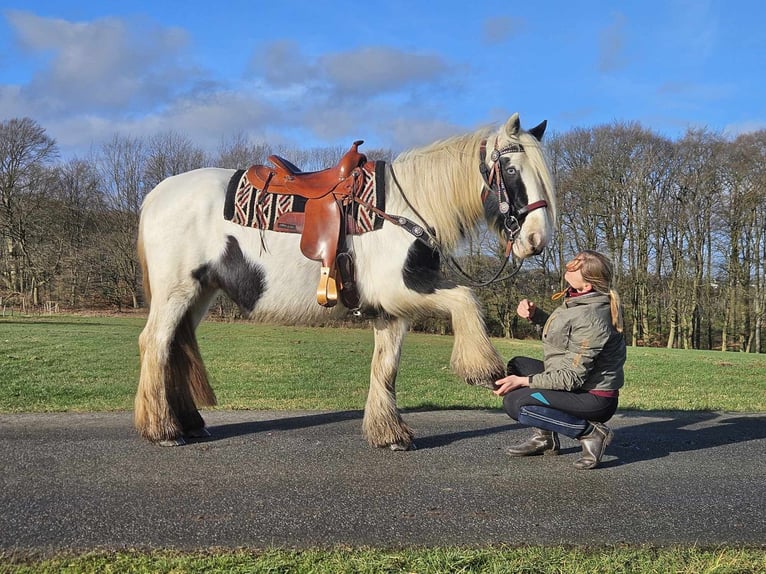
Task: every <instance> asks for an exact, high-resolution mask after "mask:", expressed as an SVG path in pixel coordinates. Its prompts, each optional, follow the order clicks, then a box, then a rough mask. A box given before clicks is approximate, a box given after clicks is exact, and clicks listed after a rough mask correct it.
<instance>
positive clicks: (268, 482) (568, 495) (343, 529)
mask: <svg viewBox="0 0 766 574" xmlns="http://www.w3.org/2000/svg"><path fill="white" fill-rule="evenodd" d="M404 416H405V419H406V420H407V422H408V423H409V424H410V425H411V426H412V427H413V428H414V429H415V431H416V433H417V437H418V438H417V446H418V449H417V450H415V451H410V452H391V451H388V450H382V449H373V448H371V447H369V446H368V445H367V443H366V442H365V441H364V440H363V438H362V437H361V417H362V413H361V412H360V411H348V412H328V413H318V412H261V411H236V412H232V411H210V412H208V413H206V415H205V417H206V420H207V422H208V425H209V426H210V430H211V431H212V432H213V433H214V437H213V438H211V439H207V440H203V441H198V442H195V443H191V444H189V445H187V446H185V447H177V448H162V447H157V446H154V445H151V444H149V443H147V442H145V441H143V440H141V439H139V438H138V436H137V435H136V434H135V432H134V430H133V428H132V423H131V414H130V413H108V414H21V415H2V416H0V461H2V464H1V465H0V552H9V553H13V554H16V553H20V554H27V553H33V554H36V555H40V554H48V553H51V552H57V551H63V550H71V551H81V550H88V549H124V548H139V549H146V550H148V549H158V548H174V549H180V550H190V549H203V548H208V547H218V548H235V547H248V548H265V547H283V548H302V547H316V546H320V547H325V546H331V545H351V546H362V545H364V546H376V547H400V546H435V545H471V546H473V545H486V544H500V543H505V544H511V545H521V544H559V543H564V544H578V545H579V544H588V545H613V544H620V543H629V544H650V545H675V544H682V545H691V544H696V545H740V544H742V545H750V546H753V545H754V546H758V547H766V416H764V415H763V414H741V413H735V414H726V413H679V412H668V413H656V412H652V413H637V414H631V413H629V412H624V413H621V414H618V415H617V416H616V417H615V418H614V419H613V420H612V425H611V426H612V427H613V428H614V429H615V431H616V432H615V439H614V442H613V443H612V445H611V446H610V447H609V449H608V451H607V455H606V457H605V459H604V463H603V465H602V467H601V468H599V469H596V470H592V471H578V470H575V469H574V467H573V466H572V463H573V462H574V461H575V460H576V459H577V458H578V456H579V455H578V453H579V447H578V445H577V443H576V442H575V441H570V440H569V439H565V438H564V439H562V447H563V449H564V452H563V454H562V455H561V456H557V457H556V456H546V457H532V458H521V459H511V458H508V457H507V456H506V455H504V454H503V447H504V446H506V445H508V444H511V443H513V442H516V441H519V440H522V439H524V438H525V437H526V436H527V433H528V432H529V431H528V430H527V429H524V428H522V427H521V426H519V425H517V424H515V423H514V422H513V421H512V420H510V419H509V418H507V417H506V416H505V415H504V414H503V413H502V412H500V411H486V410H457V411H428V412H407V413H405V414H404Z"/></svg>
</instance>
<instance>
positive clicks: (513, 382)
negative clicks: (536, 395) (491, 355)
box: [492, 375, 529, 397]
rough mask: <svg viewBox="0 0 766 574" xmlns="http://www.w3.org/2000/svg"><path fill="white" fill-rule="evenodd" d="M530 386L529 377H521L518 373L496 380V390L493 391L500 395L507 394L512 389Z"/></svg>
mask: <svg viewBox="0 0 766 574" xmlns="http://www.w3.org/2000/svg"><path fill="white" fill-rule="evenodd" d="M528 386H529V377H520V376H518V375H508V376H507V377H504V378H502V379H500V380H497V381H495V390H494V391H492V392H493V393H495V394H496V395H497V396H498V397H502V396H503V395H507V394H508V393H510V392H511V391H514V390H516V389H520V388H521V387H528Z"/></svg>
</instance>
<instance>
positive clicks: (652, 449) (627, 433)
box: [601, 411, 766, 467]
mask: <svg viewBox="0 0 766 574" xmlns="http://www.w3.org/2000/svg"><path fill="white" fill-rule="evenodd" d="M620 414H621V418H622V419H623V420H627V421H628V424H625V425H622V426H621V427H620V428H617V429H616V430H615V438H614V441H613V442H612V445H611V446H610V447H609V449H608V451H607V452H608V453H609V454H610V455H614V456H616V457H617V460H610V461H605V462H604V463H602V465H601V466H603V467H609V466H617V465H624V464H630V463H634V462H640V461H644V460H652V459H657V458H663V457H666V456H668V455H670V454H671V453H678V452H687V451H695V450H705V449H709V448H714V447H719V446H725V445H731V444H736V443H740V442H746V441H751V440H760V439H763V438H766V416H762V417H752V416H748V417H744V416H740V417H738V416H727V417H726V418H723V419H722V420H721V421H720V422H718V423H716V422H715V419H717V418H720V417H721V415H720V414H719V413H714V412H693V413H690V412H686V411H672V412H668V411H663V412H655V411H629V412H623V413H620ZM658 417H662V418H665V417H667V420H661V421H650V422H645V423H642V424H635V425H634V424H630V422H631V421H630V419H631V418H658ZM697 425H700V426H699V428H695V427H697ZM689 427H691V428H689Z"/></svg>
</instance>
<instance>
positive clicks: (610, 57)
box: [598, 13, 626, 73]
mask: <svg viewBox="0 0 766 574" xmlns="http://www.w3.org/2000/svg"><path fill="white" fill-rule="evenodd" d="M625 23H626V20H625V16H624V15H623V14H620V13H616V14H614V15H613V16H612V22H611V23H610V24H609V26H608V27H606V28H604V29H603V30H601V34H600V37H599V62H598V69H599V71H600V72H603V73H611V72H617V71H619V70H621V69H623V68H624V67H625Z"/></svg>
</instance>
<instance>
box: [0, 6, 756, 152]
mask: <svg viewBox="0 0 766 574" xmlns="http://www.w3.org/2000/svg"><path fill="white" fill-rule="evenodd" d="M764 22H766V2H763V1H762V0H726V1H723V0H722V1H706V0H698V1H694V0H688V1H687V0H668V1H658V0H642V1H640V2H639V1H631V2H606V1H603V2H598V1H588V0H583V1H581V2H567V1H555V2H554V1H543V0H540V1H532V0H526V1H524V2H513V1H511V0H501V1H496V0H484V1H483V2H471V1H470V0H441V1H440V0H431V1H428V2H426V1H419V0H390V1H385V2H375V1H371V2H367V3H365V2H350V1H346V0H322V1H321V2H320V1H316V0H310V1H305V2H299V1H294V0H281V1H278V0H277V1H275V0H270V1H268V2H265V1H261V0H233V1H226V0H220V1H218V2H211V1H210V0H207V1H205V2H200V1H197V0H186V1H184V2H180V1H178V2H175V1H170V0H132V1H130V2H116V1H108V0H98V1H96V0H89V1H85V0H50V1H40V0H18V1H17V0H0V120H7V119H10V118H14V117H24V116H28V117H31V118H32V119H34V120H36V121H37V122H38V123H39V124H40V125H42V126H43V127H44V128H45V129H46V130H47V132H48V134H49V135H50V136H52V137H54V138H55V139H56V141H57V142H58V143H59V145H60V147H61V150H62V153H63V154H64V155H67V154H84V153H86V151H87V150H88V149H89V148H90V147H92V146H98V145H99V144H100V143H103V142H105V141H108V140H110V139H112V137H113V136H114V135H115V134H121V135H128V136H133V137H143V136H150V135H153V134H156V133H159V132H167V131H174V132H180V133H182V134H184V135H187V136H188V137H189V138H191V139H192V141H194V142H195V143H197V144H198V145H200V146H202V147H204V148H205V149H206V150H211V151H214V150H215V149H216V148H217V147H218V146H219V145H220V144H221V142H222V141H225V140H227V139H230V138H232V137H234V136H237V135H245V136H247V137H249V138H251V139H252V140H253V141H257V142H271V143H274V144H283V145H288V146H297V147H301V148H303V147H306V148H307V147H314V146H336V145H341V146H344V147H345V146H347V145H348V144H349V143H350V142H351V141H352V140H354V139H364V140H365V141H366V146H365V147H366V148H367V149H371V148H374V147H383V148H392V149H394V150H401V149H404V148H408V147H413V146H418V145H422V144H425V143H429V142H431V141H434V140H436V139H439V138H441V137H445V136H448V135H452V134H455V133H462V132H465V131H472V130H474V129H476V128H478V127H480V126H482V125H485V124H490V123H494V122H500V121H503V120H505V119H506V118H507V117H508V116H509V115H510V114H511V113H513V112H516V111H518V112H519V113H520V114H521V119H522V125H525V126H526V127H531V126H533V125H536V124H537V123H539V122H540V121H541V120H543V119H547V120H548V122H549V123H548V126H549V130H552V131H555V132H559V133H563V132H566V131H568V130H571V129H573V128H576V127H592V126H596V125H601V124H606V123H611V122H613V121H625V122H632V121H635V122H639V123H640V124H641V125H642V126H644V127H645V128H648V129H651V130H653V131H655V132H657V133H659V134H661V135H665V136H667V137H670V138H673V139H676V138H678V137H681V136H682V135H683V134H684V132H685V131H686V130H687V129H689V128H707V129H710V130H712V131H716V132H721V133H723V134H725V135H727V136H732V137H733V136H736V135H737V134H740V133H745V132H749V131H753V130H756V129H766V89H765V88H764V85H765V84H766V73H764V70H766V31H764V30H766V28H764Z"/></svg>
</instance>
